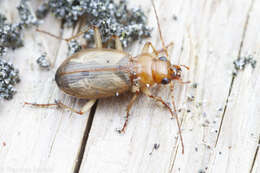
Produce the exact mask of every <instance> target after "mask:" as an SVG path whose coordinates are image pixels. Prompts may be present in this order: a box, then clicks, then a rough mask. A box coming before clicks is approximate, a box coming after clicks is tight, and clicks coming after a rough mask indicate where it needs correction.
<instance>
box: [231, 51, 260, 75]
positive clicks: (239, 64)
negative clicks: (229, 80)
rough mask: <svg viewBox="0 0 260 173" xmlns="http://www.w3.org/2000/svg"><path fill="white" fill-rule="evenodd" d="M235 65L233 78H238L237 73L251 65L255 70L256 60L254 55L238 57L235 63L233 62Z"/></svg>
mask: <svg viewBox="0 0 260 173" xmlns="http://www.w3.org/2000/svg"><path fill="white" fill-rule="evenodd" d="M233 64H234V70H233V76H236V75H237V73H238V72H239V71H241V70H244V69H245V67H246V66H247V65H248V64H250V65H251V67H252V68H255V66H256V60H254V57H253V56H252V55H247V56H243V57H238V58H237V59H236V60H235V61H233Z"/></svg>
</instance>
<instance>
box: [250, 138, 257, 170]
mask: <svg viewBox="0 0 260 173" xmlns="http://www.w3.org/2000/svg"><path fill="white" fill-rule="evenodd" d="M259 147H260V135H259V138H258V144H257V147H256V150H255V154H254V158H253V162H252V165H251V168H250V171H249V172H250V173H252V172H253V169H254V166H255V161H256V157H257V154H258V151H259Z"/></svg>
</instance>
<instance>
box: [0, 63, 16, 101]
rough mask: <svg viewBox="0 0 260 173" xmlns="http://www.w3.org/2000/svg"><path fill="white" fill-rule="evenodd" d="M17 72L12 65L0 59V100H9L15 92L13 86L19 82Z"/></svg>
mask: <svg viewBox="0 0 260 173" xmlns="http://www.w3.org/2000/svg"><path fill="white" fill-rule="evenodd" d="M18 74H19V71H18V70H17V69H15V68H14V66H13V64H11V63H9V62H7V61H5V60H3V59H0V98H4V99H7V100H9V99H11V98H12V97H13V95H14V94H15V92H16V90H15V88H14V85H15V84H16V83H17V82H19V81H20V79H19V76H18Z"/></svg>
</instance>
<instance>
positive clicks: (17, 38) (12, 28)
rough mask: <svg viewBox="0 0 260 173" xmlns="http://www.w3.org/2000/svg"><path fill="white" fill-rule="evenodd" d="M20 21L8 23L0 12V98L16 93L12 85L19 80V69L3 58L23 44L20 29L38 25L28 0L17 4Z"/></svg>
mask: <svg viewBox="0 0 260 173" xmlns="http://www.w3.org/2000/svg"><path fill="white" fill-rule="evenodd" d="M17 10H18V13H19V17H20V21H19V22H18V23H10V22H8V21H7V18H6V17H5V16H4V14H1V13H0V98H3V99H6V100H9V99H11V98H13V95H14V94H15V93H16V90H15V88H14V85H15V84H16V83H17V82H19V81H20V79H19V75H18V74H19V71H18V70H17V69H15V68H14V65H13V64H12V63H11V62H7V61H6V60H4V57H5V55H6V53H7V51H8V50H10V49H11V50H14V49H16V48H19V47H22V46H23V38H22V31H23V29H24V28H26V27H30V26H32V25H38V20H37V18H36V17H35V16H34V15H33V12H32V10H31V9H30V6H29V4H28V0H21V1H20V4H19V5H18V6H17Z"/></svg>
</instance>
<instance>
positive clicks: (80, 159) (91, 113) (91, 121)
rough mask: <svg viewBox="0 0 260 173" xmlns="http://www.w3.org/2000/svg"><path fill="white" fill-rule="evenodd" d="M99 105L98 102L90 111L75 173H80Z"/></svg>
mask: <svg viewBox="0 0 260 173" xmlns="http://www.w3.org/2000/svg"><path fill="white" fill-rule="evenodd" d="M97 104H98V100H97V101H96V103H95V104H94V105H93V106H92V108H91V110H90V113H89V118H88V121H87V124H86V128H85V131H84V135H83V138H82V141H81V145H80V149H79V153H78V156H77V158H76V161H75V166H74V170H73V173H78V172H79V170H80V167H81V163H82V160H83V156H84V152H85V148H86V145H87V141H88V137H89V132H90V130H91V127H92V123H93V120H94V115H95V113H96V109H97Z"/></svg>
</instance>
